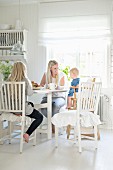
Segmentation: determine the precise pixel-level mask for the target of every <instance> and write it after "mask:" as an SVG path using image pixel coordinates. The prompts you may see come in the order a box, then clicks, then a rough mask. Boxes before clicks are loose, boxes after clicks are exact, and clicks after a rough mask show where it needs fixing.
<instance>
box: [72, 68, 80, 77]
mask: <svg viewBox="0 0 113 170" xmlns="http://www.w3.org/2000/svg"><path fill="white" fill-rule="evenodd" d="M70 73H73V74H75V75H77V76H78V75H79V70H78V69H77V68H76V67H74V68H72V69H71V70H70Z"/></svg>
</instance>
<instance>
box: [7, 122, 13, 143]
mask: <svg viewBox="0 0 113 170" xmlns="http://www.w3.org/2000/svg"><path fill="white" fill-rule="evenodd" d="M8 129H9V144H11V138H12V137H11V133H12V122H8Z"/></svg>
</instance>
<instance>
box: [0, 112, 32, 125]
mask: <svg viewBox="0 0 113 170" xmlns="http://www.w3.org/2000/svg"><path fill="white" fill-rule="evenodd" d="M4 120H7V121H10V122H16V121H17V122H21V121H22V116H17V115H15V114H13V113H2V114H1V115H0V121H4ZM25 121H26V124H30V123H31V118H29V117H27V116H26V117H25Z"/></svg>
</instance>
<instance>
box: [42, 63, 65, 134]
mask: <svg viewBox="0 0 113 170" xmlns="http://www.w3.org/2000/svg"><path fill="white" fill-rule="evenodd" d="M50 83H55V85H56V87H57V88H58V89H60V87H61V86H65V87H66V77H65V75H64V73H63V72H60V71H59V70H58V63H57V62H56V61H55V60H50V61H49V63H48V68H47V73H44V75H43V77H42V80H41V83H40V85H41V86H44V85H45V86H46V88H49V84H50ZM41 103H47V97H46V96H44V97H43V99H42V101H41ZM65 104H66V101H65V92H60V93H58V92H57V93H53V95H52V116H53V115H54V114H56V113H58V112H59V110H60V108H61V107H63V106H64V105H65ZM41 112H42V114H43V115H44V116H46V117H47V109H46V108H42V109H41ZM53 132H54V128H53Z"/></svg>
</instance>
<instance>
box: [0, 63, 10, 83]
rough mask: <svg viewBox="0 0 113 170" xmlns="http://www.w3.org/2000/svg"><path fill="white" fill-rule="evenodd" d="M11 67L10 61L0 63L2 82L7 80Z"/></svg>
mask: <svg viewBox="0 0 113 170" xmlns="http://www.w3.org/2000/svg"><path fill="white" fill-rule="evenodd" d="M11 70H12V65H11V63H10V61H0V73H1V74H2V75H3V80H7V78H8V77H9V74H10V73H11Z"/></svg>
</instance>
